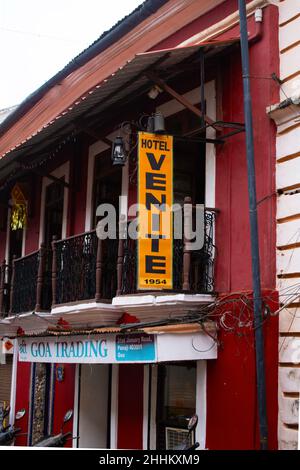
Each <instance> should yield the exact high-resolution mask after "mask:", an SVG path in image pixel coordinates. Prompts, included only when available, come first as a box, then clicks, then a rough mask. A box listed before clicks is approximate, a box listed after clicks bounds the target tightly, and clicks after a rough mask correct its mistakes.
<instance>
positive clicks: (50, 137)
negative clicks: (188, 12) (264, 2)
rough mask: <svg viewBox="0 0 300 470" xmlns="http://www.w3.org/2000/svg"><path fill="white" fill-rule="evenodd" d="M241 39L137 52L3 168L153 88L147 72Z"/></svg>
mask: <svg viewBox="0 0 300 470" xmlns="http://www.w3.org/2000/svg"><path fill="white" fill-rule="evenodd" d="M238 43H239V39H238V38H234V39H229V40H223V41H220V40H210V41H207V42H204V43H201V44H199V45H195V46H188V47H178V48H172V49H164V50H159V51H151V52H146V53H141V54H137V55H136V56H135V57H134V58H133V59H132V60H130V61H128V62H127V63H126V64H125V66H123V67H120V68H119V69H117V70H116V71H115V72H114V73H113V74H111V75H110V76H108V77H107V78H106V79H105V80H103V81H102V82H101V83H99V84H98V85H97V86H96V87H94V88H92V89H90V90H89V91H88V93H86V94H85V95H83V96H80V97H79V98H78V99H77V100H76V101H75V102H74V103H73V104H72V105H71V106H69V107H68V108H67V109H65V110H64V111H62V112H61V113H60V114H58V115H57V116H56V117H55V119H52V120H51V121H49V122H47V123H46V124H45V125H44V126H43V127H41V128H37V129H36V130H35V132H33V133H31V134H30V135H28V136H27V137H26V138H25V139H24V140H23V141H22V142H17V141H16V145H14V146H13V147H11V148H9V149H8V150H7V151H5V153H4V154H2V155H1V158H0V171H1V170H3V168H4V167H5V166H7V165H8V164H9V163H12V162H13V161H14V160H16V159H18V157H20V156H21V155H22V156H23V155H26V154H28V155H30V154H32V153H33V151H34V149H35V148H39V149H40V148H42V147H43V146H44V145H45V146H46V145H49V144H51V143H54V142H57V141H58V138H63V136H65V135H67V134H70V133H71V132H72V131H73V132H74V133H76V122H77V121H78V120H82V119H84V120H89V121H90V120H92V119H93V118H95V117H96V116H99V115H100V114H101V113H103V112H105V111H106V110H107V109H108V108H110V107H113V106H114V105H116V104H117V103H122V104H124V103H126V101H127V100H132V97H135V96H138V94H139V93H141V92H142V91H143V90H147V88H148V89H149V88H150V86H151V83H152V82H151V81H150V80H149V78H148V77H147V76H146V74H147V72H149V71H151V72H152V71H155V72H156V73H157V74H158V75H159V74H161V73H163V72H166V71H168V70H171V69H175V68H177V71H178V70H180V65H181V64H189V63H193V62H196V61H197V59H198V58H199V59H200V51H201V52H202V53H203V54H204V57H206V58H209V57H212V56H215V55H217V54H220V53H222V52H223V51H225V50H226V49H228V48H229V47H231V46H233V45H235V44H238Z"/></svg>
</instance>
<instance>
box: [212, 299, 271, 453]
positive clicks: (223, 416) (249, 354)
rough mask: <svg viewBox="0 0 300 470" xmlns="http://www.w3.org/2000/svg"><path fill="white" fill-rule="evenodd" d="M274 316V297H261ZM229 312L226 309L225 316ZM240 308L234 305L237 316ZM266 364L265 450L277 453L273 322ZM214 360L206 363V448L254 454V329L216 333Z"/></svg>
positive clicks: (256, 435)
mask: <svg viewBox="0 0 300 470" xmlns="http://www.w3.org/2000/svg"><path fill="white" fill-rule="evenodd" d="M264 295H265V297H266V299H268V304H269V305H270V307H271V309H272V310H273V311H274V310H276V308H277V306H278V301H277V299H276V297H277V295H276V294H274V293H273V292H264ZM229 308H231V307H229V306H228V305H227V307H226V310H228V309H229ZM240 308H241V303H240V304H239V305H235V309H236V314H237V315H238V310H239V309H240ZM264 333H265V364H266V387H267V415H268V426H269V448H270V449H277V416H278V394H277V390H278V359H277V358H278V318H277V317H276V316H275V317H271V318H269V319H268V320H266V322H265V326H264ZM219 341H220V347H219V350H218V359H217V360H211V361H207V417H206V419H207V428H206V432H207V434H206V447H207V448H208V449H213V450H216V449H217V450H223V449H225V450H245V449H250V450H254V449H259V433H258V418H257V401H256V374H255V349H254V332H253V329H250V330H249V328H244V329H239V330H238V331H235V332H225V331H224V329H221V330H220V333H219Z"/></svg>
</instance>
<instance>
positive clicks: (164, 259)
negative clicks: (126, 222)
mask: <svg viewBox="0 0 300 470" xmlns="http://www.w3.org/2000/svg"><path fill="white" fill-rule="evenodd" d="M138 168H139V173H138V174H139V178H138V203H139V216H138V275H137V288H138V289H151V290H153V289H172V287H173V217H172V204H173V137H172V136H169V135H157V134H150V133H147V132H139V147H138Z"/></svg>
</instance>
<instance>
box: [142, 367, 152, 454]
mask: <svg viewBox="0 0 300 470" xmlns="http://www.w3.org/2000/svg"><path fill="white" fill-rule="evenodd" d="M150 367H151V366H150V365H144V387H143V450H147V447H148V423H149V413H148V411H149V399H150V397H149V378H150Z"/></svg>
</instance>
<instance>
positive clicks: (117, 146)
mask: <svg viewBox="0 0 300 470" xmlns="http://www.w3.org/2000/svg"><path fill="white" fill-rule="evenodd" d="M111 160H112V164H113V165H121V166H124V165H125V163H126V161H127V155H126V151H125V145H124V141H123V137H120V136H118V137H116V138H115V140H114V142H113V146H112V151H111Z"/></svg>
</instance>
